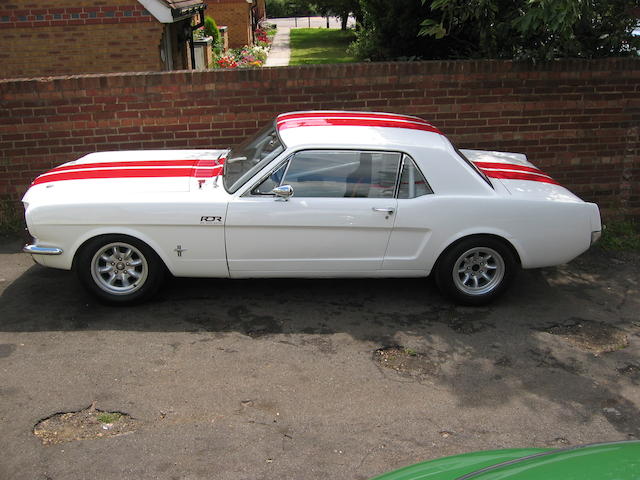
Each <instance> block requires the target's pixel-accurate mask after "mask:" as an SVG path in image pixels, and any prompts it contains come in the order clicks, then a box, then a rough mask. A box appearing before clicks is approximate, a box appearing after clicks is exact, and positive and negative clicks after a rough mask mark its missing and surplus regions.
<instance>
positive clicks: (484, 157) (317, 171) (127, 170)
mask: <svg viewBox="0 0 640 480" xmlns="http://www.w3.org/2000/svg"><path fill="white" fill-rule="evenodd" d="M23 202H24V206H25V214H26V221H27V227H28V229H29V232H30V233H31V235H32V236H33V241H32V242H31V244H29V245H27V246H25V248H24V251H25V252H28V253H30V254H32V255H33V258H34V259H35V261H36V262H37V263H39V264H41V265H45V266H47V267H54V268H61V269H66V270H70V269H73V270H75V271H76V273H77V275H78V277H79V278H80V280H81V282H82V283H83V284H84V285H85V286H86V287H87V288H88V289H89V290H90V291H91V292H93V293H94V294H96V295H97V296H99V297H100V298H101V299H103V300H106V301H109V302H113V303H126V302H131V301H139V300H141V299H144V298H147V297H149V296H150V295H152V294H153V293H154V292H156V291H157V290H158V288H159V286H160V284H161V282H162V280H163V277H164V275H165V273H166V272H167V271H168V272H170V273H171V274H173V275H174V276H177V277H220V278H248V277H314V278H315V277H426V276H428V275H429V274H431V273H433V275H434V277H435V280H436V283H437V285H438V286H439V288H440V289H441V290H442V292H444V293H445V294H447V295H448V296H450V297H451V298H452V299H454V300H455V301H457V302H460V303H464V304H472V305H474V304H482V303H486V302H488V301H491V300H492V299H494V298H495V297H496V296H498V295H499V294H501V293H502V292H503V291H504V290H505V288H506V287H507V286H508V284H509V283H510V282H511V281H512V279H513V278H514V274H515V273H516V272H517V270H518V269H519V268H536V267H545V266H551V265H557V264H561V263H565V262H568V261H569V260H571V259H573V258H574V257H576V256H578V255H579V254H581V253H582V252H584V251H585V250H587V249H588V248H589V246H590V245H591V244H592V243H593V242H594V241H595V240H596V239H597V238H598V236H599V235H600V230H601V226H600V214H599V210H598V207H597V206H596V205H595V204H593V203H586V202H583V201H582V200H581V199H580V198H578V197H577V196H575V195H574V194H572V193H571V192H570V191H569V190H567V189H566V188H564V187H562V186H561V185H559V184H558V183H557V182H556V181H555V180H553V179H552V178H551V177H549V176H548V175H546V174H545V173H543V172H542V171H541V170H539V169H538V168H536V167H535V166H533V165H532V164H531V163H529V162H528V161H527V159H526V157H525V156H524V155H522V154H516V153H504V152H488V151H477V150H459V149H457V148H456V147H455V146H454V145H453V144H452V143H451V142H450V141H449V140H448V139H447V137H445V136H444V135H443V134H442V132H440V131H439V130H438V129H437V128H436V127H434V126H433V125H431V124H430V123H428V122H426V121H424V120H422V119H420V118H417V117H411V116H406V115H396V114H389V113H371V112H336V111H310V112H295V113H286V114H282V115H279V116H278V117H276V118H275V119H274V121H272V122H270V123H269V124H268V125H266V126H265V127H264V128H263V129H261V130H260V131H259V132H257V133H256V134H255V135H254V136H253V137H251V138H249V139H248V140H246V141H245V142H244V143H242V144H240V145H239V146H237V147H235V148H232V149H230V150H175V151H169V150H162V151H137V152H135V151H131V152H128V151H120V152H100V153H92V154H89V155H86V156H84V157H82V158H80V159H79V160H76V161H73V162H69V163H65V164H64V165H61V166H59V167H57V168H54V169H53V170H50V171H48V172H46V173H44V174H42V175H40V176H39V177H37V178H36V179H35V180H34V181H33V184H32V185H31V187H30V188H29V190H28V191H27V193H26V194H25V196H24V198H23Z"/></svg>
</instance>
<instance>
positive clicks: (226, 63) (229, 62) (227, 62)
mask: <svg viewBox="0 0 640 480" xmlns="http://www.w3.org/2000/svg"><path fill="white" fill-rule="evenodd" d="M216 64H217V65H218V67H220V68H237V67H238V62H236V59H235V57H234V56H233V55H223V56H221V57H220V58H218V60H217V61H216Z"/></svg>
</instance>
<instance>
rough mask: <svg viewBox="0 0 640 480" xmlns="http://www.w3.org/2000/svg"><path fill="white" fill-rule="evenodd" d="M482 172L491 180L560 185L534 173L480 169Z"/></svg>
mask: <svg viewBox="0 0 640 480" xmlns="http://www.w3.org/2000/svg"><path fill="white" fill-rule="evenodd" d="M480 170H482V172H483V173H484V174H485V175H487V176H488V177H491V178H500V179H504V180H530V181H532V182H542V183H551V184H553V185H560V184H559V183H558V182H556V181H555V180H554V179H553V178H550V177H547V176H544V175H536V174H534V173H528V172H504V171H499V172H498V171H495V170H484V169H482V168H481V169H480Z"/></svg>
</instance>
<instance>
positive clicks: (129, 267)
mask: <svg viewBox="0 0 640 480" xmlns="http://www.w3.org/2000/svg"><path fill="white" fill-rule="evenodd" d="M148 274H149V266H148V265H147V260H146V259H145V258H144V255H143V254H142V253H141V252H140V250H138V249H137V248H136V247H134V246H133V245H129V244H128V243H123V242H116V243H110V244H108V245H105V246H103V247H102V248H100V249H99V250H98V251H97V252H96V254H95V255H94V256H93V259H92V260H91V276H92V277H93V280H94V281H95V283H96V285H97V286H98V287H99V288H100V289H102V290H104V291H105V292H107V293H110V294H112V295H129V294H131V293H133V292H135V291H136V290H138V289H139V288H140V287H142V285H144V282H145V280H146V279H147V275H148Z"/></svg>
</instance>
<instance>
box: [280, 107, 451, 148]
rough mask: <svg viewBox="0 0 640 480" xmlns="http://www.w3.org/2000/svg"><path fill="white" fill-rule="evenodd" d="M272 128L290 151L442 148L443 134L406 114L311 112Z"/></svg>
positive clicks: (286, 116)
mask: <svg viewBox="0 0 640 480" xmlns="http://www.w3.org/2000/svg"><path fill="white" fill-rule="evenodd" d="M275 126H276V128H277V130H278V134H279V135H280V138H281V139H282V141H283V143H284V144H285V145H286V146H287V147H290V148H296V147H300V146H305V145H314V146H315V147H319V148H321V147H322V146H325V145H326V146H327V147H336V146H339V147H344V148H363V147H368V148H384V149H392V148H401V147H404V146H408V145H421V146H427V147H432V148H440V149H441V148H445V145H446V144H447V143H448V141H447V140H446V138H445V137H444V135H443V134H442V132H441V131H440V130H438V129H437V128H436V127H435V126H434V125H432V124H431V123H429V122H427V121H425V120H423V119H421V118H418V117H413V116H409V115H401V114H395V113H383V112H349V111H337V110H312V111H301V112H289V113H283V114H281V115H278V116H277V117H276V119H275Z"/></svg>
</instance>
